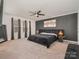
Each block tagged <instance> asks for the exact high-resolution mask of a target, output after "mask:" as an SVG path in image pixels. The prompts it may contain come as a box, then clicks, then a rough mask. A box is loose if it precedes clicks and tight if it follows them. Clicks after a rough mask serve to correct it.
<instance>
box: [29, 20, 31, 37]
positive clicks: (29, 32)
mask: <svg viewBox="0 0 79 59" xmlns="http://www.w3.org/2000/svg"><path fill="white" fill-rule="evenodd" d="M29 36H31V21H29Z"/></svg>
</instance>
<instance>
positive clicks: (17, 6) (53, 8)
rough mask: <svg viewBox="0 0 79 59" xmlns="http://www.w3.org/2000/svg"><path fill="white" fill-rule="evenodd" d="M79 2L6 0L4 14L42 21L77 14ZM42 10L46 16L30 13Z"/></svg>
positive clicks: (72, 0)
mask: <svg viewBox="0 0 79 59" xmlns="http://www.w3.org/2000/svg"><path fill="white" fill-rule="evenodd" d="M78 8H79V0H4V12H5V13H8V14H12V15H15V16H21V17H24V18H27V19H35V20H41V19H46V18H53V17H57V16H61V15H67V14H71V13H76V12H77V11H78V10H79V9H78ZM38 10H42V13H44V14H45V16H40V17H38V18H37V17H34V16H30V13H29V12H30V11H38Z"/></svg>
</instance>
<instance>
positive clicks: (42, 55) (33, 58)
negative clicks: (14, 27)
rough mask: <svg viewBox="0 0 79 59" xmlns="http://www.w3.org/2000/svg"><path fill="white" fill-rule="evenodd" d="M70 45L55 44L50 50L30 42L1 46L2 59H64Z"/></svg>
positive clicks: (0, 56)
mask: <svg viewBox="0 0 79 59" xmlns="http://www.w3.org/2000/svg"><path fill="white" fill-rule="evenodd" d="M67 46H68V43H60V42H55V43H53V44H52V45H51V47H50V48H49V49H47V48H46V47H45V46H42V45H40V44H37V43H34V42H31V41H28V40H24V39H23V40H20V39H19V40H12V41H7V42H5V43H2V44H0V59H64V57H65V52H66V49H67Z"/></svg>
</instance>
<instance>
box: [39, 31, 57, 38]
mask: <svg viewBox="0 0 79 59" xmlns="http://www.w3.org/2000/svg"><path fill="white" fill-rule="evenodd" d="M40 34H46V35H55V36H56V37H57V34H55V33H46V32H42V33H40Z"/></svg>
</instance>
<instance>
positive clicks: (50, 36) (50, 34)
mask: <svg viewBox="0 0 79 59" xmlns="http://www.w3.org/2000/svg"><path fill="white" fill-rule="evenodd" d="M60 30H62V29H39V34H37V35H31V36H29V37H28V40H30V41H33V42H36V43H39V44H42V45H44V46H46V47H47V48H49V47H50V45H51V44H52V43H53V42H55V41H56V40H57V39H58V32H59V31H60ZM62 31H63V30H62Z"/></svg>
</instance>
